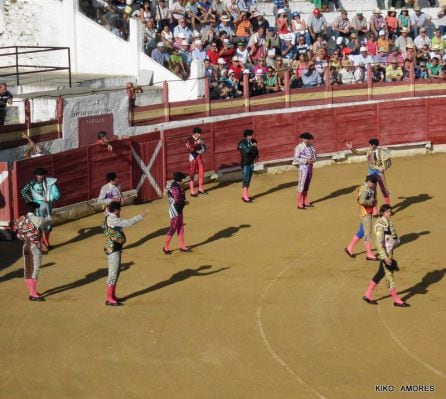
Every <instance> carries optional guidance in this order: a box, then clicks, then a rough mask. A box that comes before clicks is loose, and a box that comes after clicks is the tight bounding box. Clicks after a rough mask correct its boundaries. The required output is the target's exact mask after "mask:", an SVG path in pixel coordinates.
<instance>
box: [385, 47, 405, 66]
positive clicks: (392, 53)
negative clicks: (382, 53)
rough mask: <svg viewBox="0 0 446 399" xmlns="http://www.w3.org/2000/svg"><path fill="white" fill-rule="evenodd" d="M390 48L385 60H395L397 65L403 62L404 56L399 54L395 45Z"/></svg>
mask: <svg viewBox="0 0 446 399" xmlns="http://www.w3.org/2000/svg"><path fill="white" fill-rule="evenodd" d="M390 50H391V51H390V54H389V56H388V57H387V61H388V62H389V63H392V62H393V61H396V63H397V64H398V65H399V66H402V65H403V63H404V58H403V56H402V55H401V54H400V52H399V50H398V49H397V48H396V47H392V48H391V49H390Z"/></svg>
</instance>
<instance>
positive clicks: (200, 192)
mask: <svg viewBox="0 0 446 399" xmlns="http://www.w3.org/2000/svg"><path fill="white" fill-rule="evenodd" d="M198 194H201V195H208V193H207V192H206V191H200V190H198Z"/></svg>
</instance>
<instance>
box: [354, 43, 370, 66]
mask: <svg viewBox="0 0 446 399" xmlns="http://www.w3.org/2000/svg"><path fill="white" fill-rule="evenodd" d="M374 62H375V60H374V58H373V57H372V56H371V55H370V54H369V53H368V51H367V47H365V46H362V47H360V49H359V55H357V56H355V63H357V64H364V65H366V66H367V65H368V64H373V63H374Z"/></svg>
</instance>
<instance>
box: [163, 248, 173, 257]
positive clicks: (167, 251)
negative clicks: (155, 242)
mask: <svg viewBox="0 0 446 399" xmlns="http://www.w3.org/2000/svg"><path fill="white" fill-rule="evenodd" d="M163 252H164V253H165V254H166V255H170V254H171V253H172V251H171V250H170V249H165V248H164V247H163Z"/></svg>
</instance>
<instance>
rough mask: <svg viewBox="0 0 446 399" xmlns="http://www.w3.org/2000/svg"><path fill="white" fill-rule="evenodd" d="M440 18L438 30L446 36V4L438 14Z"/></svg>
mask: <svg viewBox="0 0 446 399" xmlns="http://www.w3.org/2000/svg"><path fill="white" fill-rule="evenodd" d="M437 17H438V29H439V30H440V32H441V34H442V35H446V4H443V5H442V6H441V9H440V11H439V12H438V14H437Z"/></svg>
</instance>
